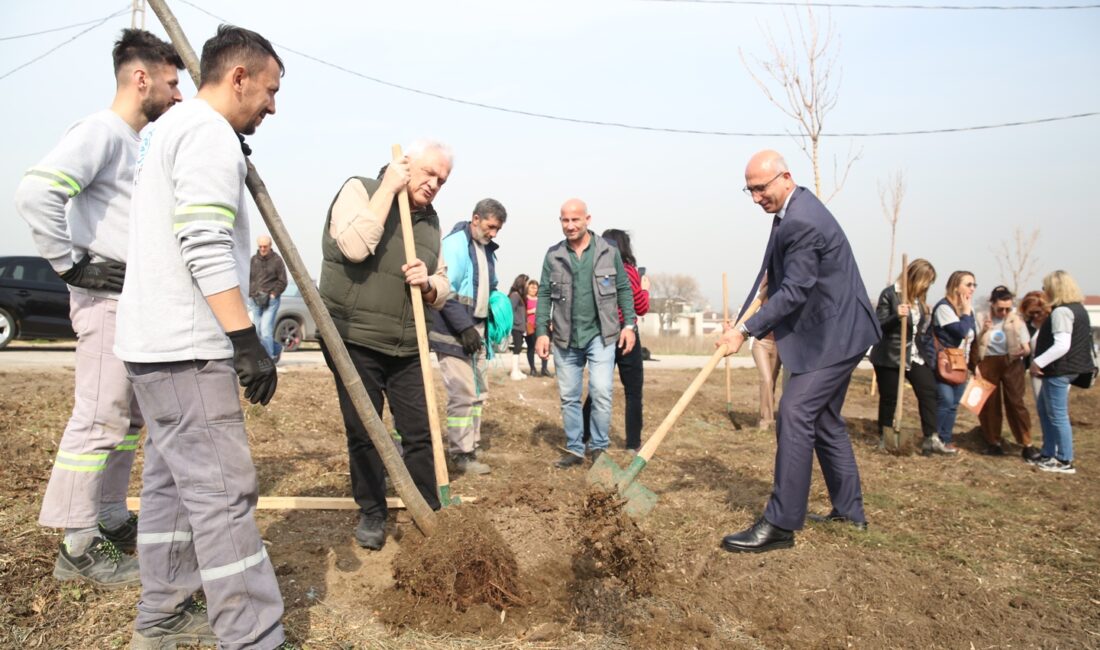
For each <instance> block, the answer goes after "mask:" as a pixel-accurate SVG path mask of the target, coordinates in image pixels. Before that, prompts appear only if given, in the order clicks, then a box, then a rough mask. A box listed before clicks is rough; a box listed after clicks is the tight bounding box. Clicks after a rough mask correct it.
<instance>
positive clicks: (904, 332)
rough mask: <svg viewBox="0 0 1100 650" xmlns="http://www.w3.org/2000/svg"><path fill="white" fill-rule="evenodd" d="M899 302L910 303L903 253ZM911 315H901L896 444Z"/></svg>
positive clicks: (907, 258) (895, 421) (905, 259)
mask: <svg viewBox="0 0 1100 650" xmlns="http://www.w3.org/2000/svg"><path fill="white" fill-rule="evenodd" d="M899 304H902V305H908V304H909V256H908V255H907V254H905V253H902V256H901V302H900V303H899ZM908 339H909V317H907V316H902V317H901V349H900V354H899V355H898V360H899V364H900V366H901V367H900V370H899V371H898V393H897V394H898V403H897V404H896V405H895V407H894V436H895V440H894V442H895V444H897V443H898V442H899V441H898V440H897V436H898V432H900V431H901V405H902V401H903V400H904V399H905V353H906V351H907V348H908V347H909V345H908V343H909V340H908Z"/></svg>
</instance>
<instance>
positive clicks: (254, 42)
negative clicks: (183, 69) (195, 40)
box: [199, 25, 286, 88]
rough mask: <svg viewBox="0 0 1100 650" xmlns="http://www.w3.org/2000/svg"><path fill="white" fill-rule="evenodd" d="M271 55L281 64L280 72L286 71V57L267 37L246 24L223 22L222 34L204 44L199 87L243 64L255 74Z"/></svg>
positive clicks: (220, 28)
mask: <svg viewBox="0 0 1100 650" xmlns="http://www.w3.org/2000/svg"><path fill="white" fill-rule="evenodd" d="M268 57H271V58H273V59H275V62H276V63H278V64H279V74H280V75H282V74H283V73H285V72H286V68H285V67H284V66H283V60H282V59H280V58H279V55H278V54H276V53H275V48H274V47H272V46H271V42H270V41H268V40H267V39H266V38H264V37H263V36H260V35H259V34H257V33H256V32H254V31H252V30H250V29H245V28H243V27H237V26H235V25H219V26H218V33H217V34H215V35H214V37H213V38H211V39H210V40H208V41H206V43H205V44H204V45H203V46H202V64H201V65H200V66H199V79H200V81H199V87H200V88H201V87H202V86H205V85H206V84H208V83H218V81H220V80H221V77H222V75H224V74H225V71H226V70H227V69H229V67H230V66H235V65H243V66H244V67H245V69H246V70H248V73H249V74H255V73H257V72H259V71H260V67H261V66H262V65H264V64H266V63H267V58H268Z"/></svg>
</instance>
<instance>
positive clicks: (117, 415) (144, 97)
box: [15, 29, 183, 587]
mask: <svg viewBox="0 0 1100 650" xmlns="http://www.w3.org/2000/svg"><path fill="white" fill-rule="evenodd" d="M182 68H183V61H182V60H180V57H179V55H178V54H176V51H175V50H174V49H172V46H171V45H169V44H168V43H165V42H164V41H162V40H160V39H159V38H157V37H156V36H153V35H152V34H150V33H149V32H146V31H143V30H140V29H127V30H124V31H123V32H122V37H121V38H120V39H119V40H118V41H117V42H116V43H115V47H114V69H115V83H116V91H115V98H114V102H113V103H112V104H111V107H110V108H109V109H105V110H102V111H99V112H97V113H93V114H91V115H89V116H88V117H86V118H84V119H82V120H80V121H79V122H77V123H76V124H74V125H73V126H72V127H70V128H69V130H68V132H67V133H66V134H65V135H64V137H63V138H62V139H61V142H60V143H58V145H57V146H56V147H54V149H53V151H51V152H50V153H49V154H48V155H47V156H46V157H45V158H44V159H43V160H42V162H41V163H39V164H38V165H37V166H36V167H33V168H31V169H30V170H29V171H28V172H27V173H26V175H25V176H24V177H23V180H22V182H21V183H20V185H19V189H18V191H17V193H16V197H15V199H16V206H17V209H18V211H19V214H20V215H21V216H22V217H23V218H24V219H25V220H26V221H27V223H28V224H30V227H31V232H32V236H33V238H34V242H35V245H36V246H37V248H38V252H39V254H40V255H42V257H44V258H46V259H47V260H49V262H50V264H51V265H52V266H53V268H54V270H55V271H57V273H58V274H59V275H60V276H61V278H62V279H64V280H65V282H67V283H68V284H69V286H70V291H69V294H70V295H69V301H70V305H71V316H72V322H73V329H74V330H75V331H76V334H77V337H78V338H77V344H76V377H75V388H76V391H75V392H76V397H75V400H74V405H73V413H72V417H71V418H70V419H69V423H68V426H66V428H65V432H64V433H63V434H62V436H61V442H60V444H59V445H58V451H57V458H56V460H55V461H54V465H53V470H52V472H51V474H50V481H49V483H48V484H47V485H46V495H45V498H44V499H43V501H42V510H41V513H40V515H39V519H38V523H39V524H41V525H42V526H50V527H57V528H64V529H65V538H64V541H63V542H62V543H61V549H60V551H59V552H58V555H57V561H56V563H55V565H54V577H56V578H58V579H60V580H68V579H82V580H86V581H88V582H90V583H92V584H95V585H99V586H105V587H113V586H118V585H125V584H131V583H136V582H137V581H138V564H137V560H136V559H135V558H133V557H129V556H127V555H122V554H120V553H119V551H122V552H123V553H127V554H131V555H132V554H133V552H134V548H135V543H136V542H135V540H136V537H137V523H136V517H135V516H134V515H131V514H130V513H129V512H127V510H126V492H127V487H128V485H129V481H130V467H131V465H132V463H133V460H134V450H135V449H136V448H137V444H138V432H139V431H140V430H141V426H142V417H141V414H140V412H139V410H138V408H137V404H136V403H135V402H134V395H133V390H132V388H131V386H130V381H129V379H127V378H126V369H125V368H124V367H123V364H122V361H120V360H119V359H117V358H116V357H115V356H114V354H113V353H112V351H111V348H112V347H113V346H114V337H115V314H116V311H117V307H118V298H119V293H120V292H121V291H122V281H123V276H124V273H125V268H126V264H125V262H126V246H127V241H128V236H127V229H128V225H127V224H128V221H129V214H130V196H131V192H132V188H133V184H134V164H135V162H136V160H137V156H138V146H139V144H140V143H141V138H140V137H139V136H138V132H140V131H141V130H142V129H143V128H145V126H146V125H147V124H149V123H150V122H152V121H154V120H156V119H157V118H158V117H160V116H161V115H162V114H163V113H164V112H165V111H167V110H168V109H169V108H170V107H171V106H172V105H173V104H175V103H176V102H178V101H180V99H181V98H180V91H179V88H178V85H179V73H178V72H177V71H178V70H179V69H182Z"/></svg>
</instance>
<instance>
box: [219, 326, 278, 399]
mask: <svg viewBox="0 0 1100 650" xmlns="http://www.w3.org/2000/svg"><path fill="white" fill-rule="evenodd" d="M228 336H229V342H230V343H232V344H233V368H234V369H235V370H236V371H237V377H238V378H239V379H240V380H241V386H244V396H245V399H247V400H248V401H249V402H252V403H253V404H256V403H259V404H263V405H265V406H266V405H267V403H268V402H270V401H271V397H272V396H273V395H275V386H276V385H277V384H278V383H279V375H278V373H276V372H275V362H274V361H272V360H271V357H269V356H267V350H264V346H263V345H262V344H261V343H260V336H259V335H258V334H256V328H254V327H248V328H245V329H243V330H237V331H236V332H229V333H228Z"/></svg>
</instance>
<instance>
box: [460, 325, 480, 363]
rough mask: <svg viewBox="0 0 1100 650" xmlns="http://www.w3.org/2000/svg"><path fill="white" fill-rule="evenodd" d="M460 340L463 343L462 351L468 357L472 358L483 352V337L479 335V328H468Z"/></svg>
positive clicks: (461, 334)
mask: <svg viewBox="0 0 1100 650" xmlns="http://www.w3.org/2000/svg"><path fill="white" fill-rule="evenodd" d="M458 338H459V340H460V341H462V351H463V352H465V353H466V356H468V357H472V356H474V355H475V354H477V353H478V352H480V351H481V335H480V334H478V333H477V328H474V327H467V328H466V329H464V330H462V332H461V333H460V334H459V335H458Z"/></svg>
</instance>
